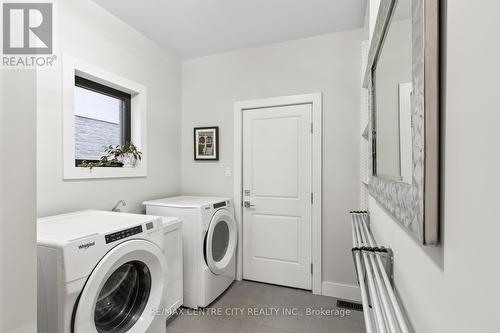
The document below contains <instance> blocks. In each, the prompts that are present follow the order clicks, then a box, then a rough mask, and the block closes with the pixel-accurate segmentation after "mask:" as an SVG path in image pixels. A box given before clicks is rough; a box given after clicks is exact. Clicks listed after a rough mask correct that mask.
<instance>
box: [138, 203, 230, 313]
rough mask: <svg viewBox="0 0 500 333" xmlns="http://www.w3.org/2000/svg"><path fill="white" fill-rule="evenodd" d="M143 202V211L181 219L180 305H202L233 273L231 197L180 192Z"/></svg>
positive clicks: (208, 300)
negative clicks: (144, 208)
mask: <svg viewBox="0 0 500 333" xmlns="http://www.w3.org/2000/svg"><path fill="white" fill-rule="evenodd" d="M143 204H144V205H145V206H146V213H147V214H152V215H161V216H175V217H178V218H180V219H181V220H182V221H183V225H182V227H183V235H184V236H183V240H184V306H186V307H190V308H198V307H206V306H207V305H209V304H210V303H212V302H213V301H214V300H215V299H216V298H217V297H218V296H219V295H220V294H221V293H222V292H224V290H226V289H227V288H228V287H229V286H230V285H231V283H232V282H233V281H234V279H235V277H236V245H237V238H238V237H237V236H238V232H237V226H236V221H235V218H234V207H233V203H232V200H231V199H228V198H214V197H192V196H180V197H171V198H165V199H159V200H151V201H146V202H144V203H143Z"/></svg>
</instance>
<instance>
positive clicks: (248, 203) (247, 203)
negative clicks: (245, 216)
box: [243, 201, 255, 208]
mask: <svg viewBox="0 0 500 333" xmlns="http://www.w3.org/2000/svg"><path fill="white" fill-rule="evenodd" d="M243 205H244V206H245V208H252V207H255V205H252V204H251V203H250V201H244V202H243Z"/></svg>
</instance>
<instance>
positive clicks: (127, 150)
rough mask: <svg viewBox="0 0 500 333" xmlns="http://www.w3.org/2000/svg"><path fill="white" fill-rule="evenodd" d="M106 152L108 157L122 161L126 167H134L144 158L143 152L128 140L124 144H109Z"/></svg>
mask: <svg viewBox="0 0 500 333" xmlns="http://www.w3.org/2000/svg"><path fill="white" fill-rule="evenodd" d="M104 152H105V153H106V155H107V157H108V159H109V158H111V159H112V160H115V161H119V162H121V163H122V164H123V167H124V168H134V167H135V164H136V163H137V161H140V160H142V152H140V151H139V150H138V149H137V147H136V146H135V145H134V144H133V143H132V142H126V143H125V144H124V145H116V146H112V145H109V146H108V147H106V149H105V151H104Z"/></svg>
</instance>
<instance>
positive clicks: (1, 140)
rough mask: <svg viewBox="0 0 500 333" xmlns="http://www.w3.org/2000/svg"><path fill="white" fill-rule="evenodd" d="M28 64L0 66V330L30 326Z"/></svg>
mask: <svg viewBox="0 0 500 333" xmlns="http://www.w3.org/2000/svg"><path fill="white" fill-rule="evenodd" d="M35 77H36V76H35V72H34V71H33V70H0V151H1V152H2V155H1V156H2V157H1V162H0V258H1V262H0V295H1V296H0V332H5V333H25V332H35V331H36V316H37V314H36V246H35V244H36V227H35V219H36V195H35V193H36V171H35V168H36V141H35V140H36V137H35V131H34V128H35V126H36V124H35V122H36V111H35V110H36V103H35V96H36V94H35V89H36V81H35Z"/></svg>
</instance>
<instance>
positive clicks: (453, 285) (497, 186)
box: [370, 0, 500, 333]
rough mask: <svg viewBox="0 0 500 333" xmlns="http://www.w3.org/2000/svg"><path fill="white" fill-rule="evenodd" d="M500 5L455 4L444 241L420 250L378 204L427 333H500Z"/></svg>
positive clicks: (384, 240) (415, 318)
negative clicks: (499, 208)
mask: <svg viewBox="0 0 500 333" xmlns="http://www.w3.org/2000/svg"><path fill="white" fill-rule="evenodd" d="M499 12H500V3H499V2H496V1H489V0H479V1H475V2H474V3H471V2H470V1H466V0H453V1H447V10H446V14H447V15H446V16H447V17H446V21H445V23H444V24H445V27H446V29H445V31H444V37H445V39H446V41H445V44H444V51H445V54H444V57H443V60H444V61H443V67H444V68H443V75H444V78H445V84H444V90H443V97H444V99H445V101H444V103H443V104H444V105H443V113H444V115H443V127H442V130H443V134H442V139H443V149H444V151H443V152H442V161H443V167H442V177H443V183H442V196H443V198H442V226H441V229H442V240H443V243H442V245H441V246H439V247H422V246H420V245H418V244H417V243H415V242H414V241H413V239H411V238H410V236H409V235H408V234H406V233H405V232H404V231H403V229H402V228H400V227H399V226H398V225H397V224H396V223H395V222H394V221H393V220H392V219H391V218H390V217H389V216H388V215H387V214H386V213H385V211H384V210H382V209H381V208H380V207H379V206H378V205H377V203H376V202H375V201H374V200H373V199H371V200H370V211H371V216H372V222H373V229H374V232H375V237H376V239H377V240H378V243H379V244H380V245H385V246H391V247H392V248H393V250H394V254H395V272H394V274H395V283H396V286H397V289H398V291H399V293H400V295H401V298H402V300H403V302H404V305H405V307H406V308H407V312H408V314H409V316H410V319H411V321H412V323H413V325H414V327H415V329H416V331H417V332H425V333H432V332H454V333H460V332H464V333H470V332H498V331H499V329H500V328H499V327H500V319H499V317H498V309H499V305H498V300H499V299H500V287H499V281H500V265H499V258H500V247H499V246H498V235H499V234H500V224H499V223H498V211H497V207H498V204H499V197H500V179H499V178H498V176H497V173H498V165H499V164H500V155H499V154H498V144H499V142H500V134H499V133H500V132H499V131H498V124H500V112H498V98H497V97H496V96H498V92H499V91H500V84H499V79H498V78H499V77H500V67H499V66H498V59H499V58H500V46H499V44H498V43H496V42H494V41H497V40H498V31H499V30H500V21H499V20H498V13H499Z"/></svg>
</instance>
